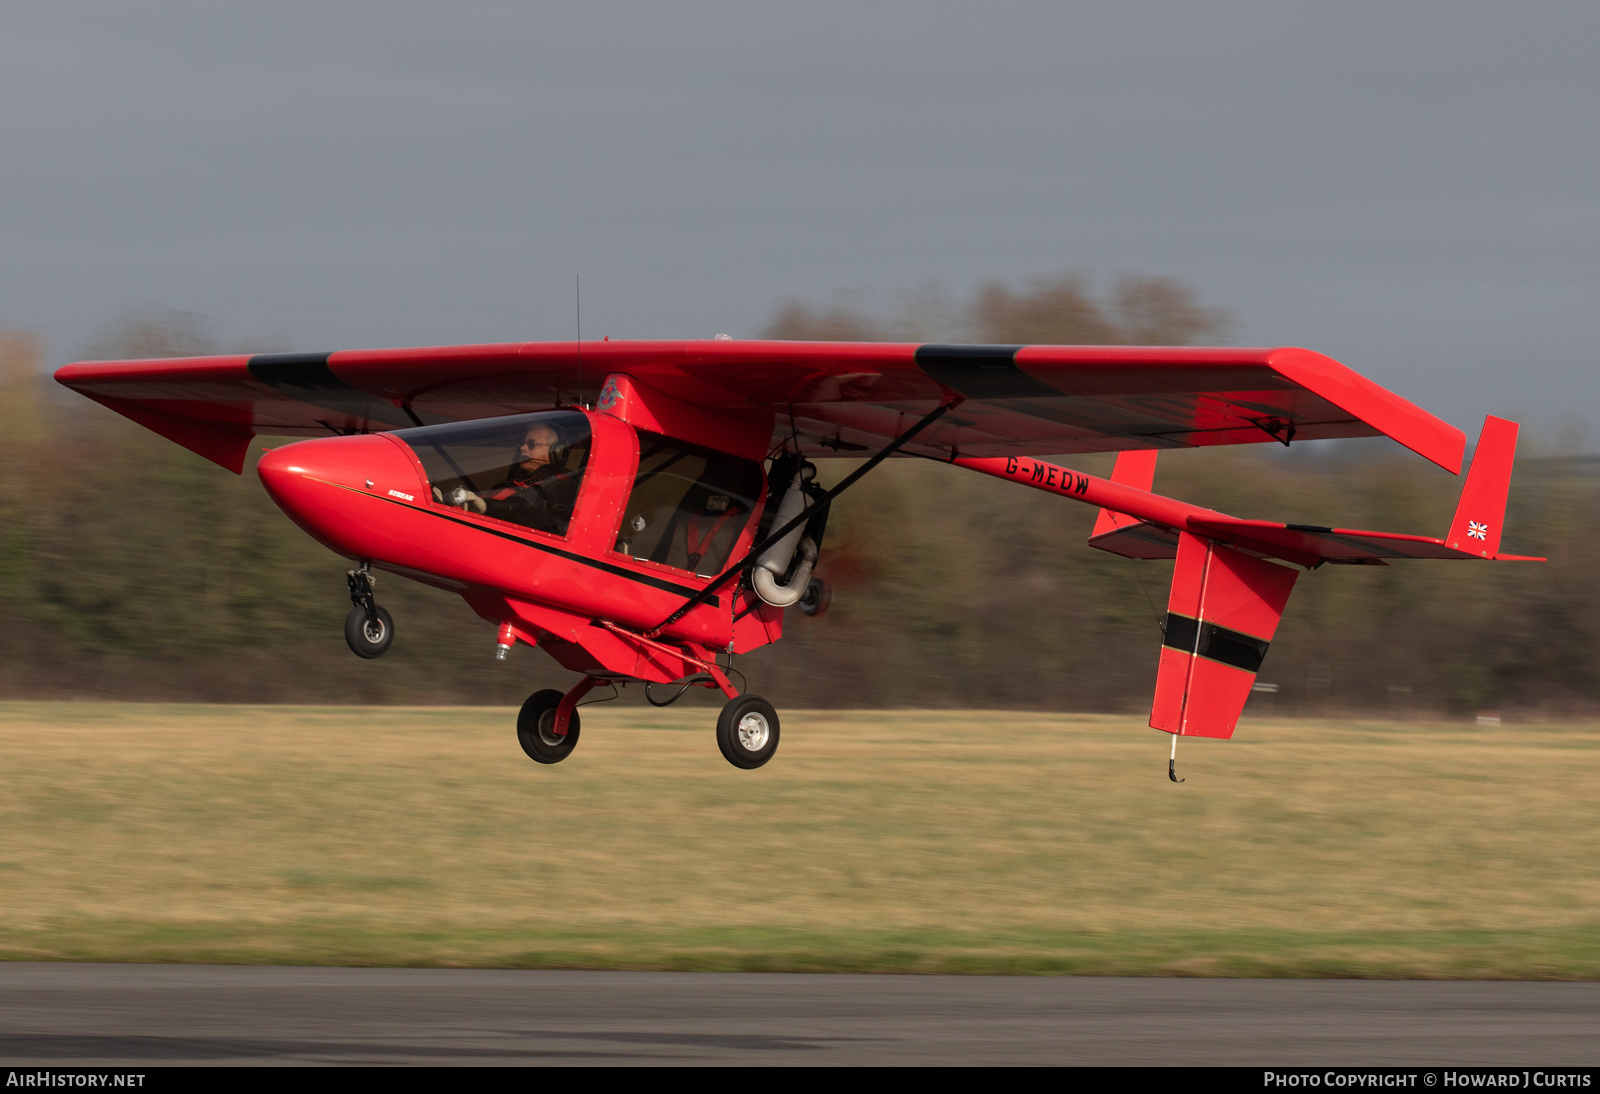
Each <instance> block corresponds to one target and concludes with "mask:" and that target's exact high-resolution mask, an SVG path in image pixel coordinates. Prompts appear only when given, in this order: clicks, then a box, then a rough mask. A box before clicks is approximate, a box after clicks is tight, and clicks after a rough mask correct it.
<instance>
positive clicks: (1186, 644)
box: [1161, 612, 1271, 672]
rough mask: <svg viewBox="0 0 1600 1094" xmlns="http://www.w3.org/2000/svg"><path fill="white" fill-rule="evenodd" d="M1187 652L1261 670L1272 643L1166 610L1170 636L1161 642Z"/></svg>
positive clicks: (1242, 667) (1251, 670)
mask: <svg viewBox="0 0 1600 1094" xmlns="http://www.w3.org/2000/svg"><path fill="white" fill-rule="evenodd" d="M1161 644H1162V645H1164V646H1171V647H1172V648H1173V649H1175V650H1182V651H1183V652H1184V653H1193V654H1198V655H1199V656H1201V657H1204V658H1207V659H1208V660H1211V661H1220V662H1222V664H1224V665H1232V666H1233V667H1234V668H1236V669H1243V670H1244V671H1245V672H1260V671H1261V662H1262V661H1263V660H1265V659H1266V656H1267V647H1268V646H1269V645H1270V644H1271V643H1269V642H1266V641H1264V640H1263V639H1260V638H1252V637H1251V636H1250V635H1248V634H1245V633H1244V632H1242V631H1235V630H1229V629H1228V628H1227V627H1219V626H1217V625H1216V624H1215V623H1202V622H1200V621H1199V620H1198V619H1192V618H1190V617H1189V616H1187V615H1179V614H1177V613H1176V612H1168V613H1167V636H1166V638H1165V639H1164V640H1163V641H1162V643H1161Z"/></svg>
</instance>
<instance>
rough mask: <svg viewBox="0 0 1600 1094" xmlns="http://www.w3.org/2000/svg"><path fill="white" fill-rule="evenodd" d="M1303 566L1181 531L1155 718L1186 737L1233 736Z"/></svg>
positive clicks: (1153, 723)
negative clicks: (1295, 566) (1294, 566)
mask: <svg viewBox="0 0 1600 1094" xmlns="http://www.w3.org/2000/svg"><path fill="white" fill-rule="evenodd" d="M1299 576H1300V572H1299V571H1298V570H1291V569H1289V568H1288V567H1287V566H1279V565H1278V564H1277V563H1274V562H1267V561H1265V560H1264V559H1259V558H1252V557H1251V556H1249V555H1246V554H1242V553H1240V552H1239V551H1235V550H1233V549H1232V548H1231V547H1225V546H1223V545H1222V544H1220V543H1217V542H1215V541H1213V540H1209V539H1203V538H1201V537H1200V536H1196V535H1192V534H1190V533H1188V532H1180V533H1179V534H1178V561H1177V564H1176V565H1175V566H1174V567H1173V571H1172V592H1171V594H1170V596H1169V598H1168V601H1167V622H1166V628H1165V629H1166V638H1165V639H1164V640H1163V642H1162V645H1161V665H1160V668H1159V669H1158V670H1157V673H1156V694H1155V702H1154V704H1153V705H1152V707H1151V709H1150V725H1151V727H1152V728H1154V729H1160V730H1164V731H1166V732H1167V733H1176V734H1179V735H1181V736H1185V737H1231V736H1233V730H1234V727H1235V726H1236V725H1237V724H1238V721H1239V715H1240V713H1242V712H1243V710H1244V704H1245V700H1246V699H1248V698H1249V697H1250V687H1251V685H1252V684H1254V683H1255V680H1256V673H1257V672H1258V671H1259V670H1260V668H1261V661H1262V659H1263V658H1264V657H1266V655H1267V647H1268V645H1270V644H1271V642H1272V636H1273V635H1274V634H1276V633H1277V630H1278V621H1279V620H1280V619H1282V618H1283V609H1284V605H1285V604H1287V603H1288V602H1289V594H1290V593H1291V592H1292V591H1293V590H1294V583H1295V579H1296V578H1297V577H1299Z"/></svg>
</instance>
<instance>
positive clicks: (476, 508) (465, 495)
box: [446, 486, 489, 513]
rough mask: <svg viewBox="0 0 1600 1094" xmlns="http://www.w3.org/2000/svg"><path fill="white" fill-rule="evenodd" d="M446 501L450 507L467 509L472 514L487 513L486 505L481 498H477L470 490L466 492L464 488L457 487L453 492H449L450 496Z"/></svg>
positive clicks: (487, 507)
mask: <svg viewBox="0 0 1600 1094" xmlns="http://www.w3.org/2000/svg"><path fill="white" fill-rule="evenodd" d="M446 500H448V501H449V503H450V504H451V505H455V506H459V507H460V508H462V509H469V510H471V511H472V512H474V513H487V512H488V511H489V506H488V504H487V503H486V502H485V501H484V500H483V499H482V498H480V497H478V495H476V494H474V493H473V492H472V491H471V490H468V489H467V488H466V487H465V486H458V487H456V488H455V489H454V490H452V491H450V496H449V498H448V499H446Z"/></svg>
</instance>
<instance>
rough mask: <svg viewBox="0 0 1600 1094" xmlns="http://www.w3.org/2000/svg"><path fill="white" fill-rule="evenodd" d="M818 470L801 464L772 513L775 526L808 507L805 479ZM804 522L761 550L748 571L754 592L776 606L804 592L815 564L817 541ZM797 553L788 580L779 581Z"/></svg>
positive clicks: (790, 600) (780, 606)
mask: <svg viewBox="0 0 1600 1094" xmlns="http://www.w3.org/2000/svg"><path fill="white" fill-rule="evenodd" d="M816 473H817V469H816V468H815V467H812V466H811V465H810V464H809V463H806V464H801V465H800V467H799V469H798V470H796V471H795V473H794V479H793V481H791V482H790V483H789V489H788V490H787V491H786V492H785V493H784V495H783V500H782V501H781V502H779V503H778V513H777V515H776V516H775V517H773V520H772V523H773V526H774V527H777V528H781V527H783V526H784V525H785V524H787V523H789V522H790V521H791V520H794V519H795V518H796V517H798V516H799V515H800V514H801V513H803V512H804V511H805V510H807V509H809V508H811V497H810V496H809V495H808V494H807V493H806V483H807V482H809V481H810V480H811V479H812V478H813V477H814V476H815V475H816ZM805 532H806V526H805V525H804V524H801V525H798V526H796V527H795V528H794V529H793V530H792V531H791V532H790V533H789V534H788V535H786V536H784V537H783V538H782V539H780V540H779V541H778V542H777V543H774V544H773V545H772V546H771V547H768V548H767V549H766V550H765V551H763V552H761V557H760V558H758V559H756V564H755V566H754V568H752V569H751V571H750V584H751V586H752V587H754V589H755V591H756V595H757V596H759V597H760V598H761V599H762V600H764V601H766V602H767V603H768V604H771V605H772V606H773V607H775V608H787V607H789V606H790V605H791V604H795V603H797V602H798V601H799V600H800V598H801V597H802V596H804V595H805V593H806V584H807V582H809V581H810V580H811V571H812V569H813V568H814V567H815V566H816V564H817V544H816V542H815V541H814V540H812V539H811V538H810V537H809V536H807V535H806V534H805ZM797 553H798V554H799V556H800V562H799V564H798V565H796V566H795V568H794V573H793V574H791V575H790V576H789V580H788V581H787V582H782V583H781V584H780V582H781V581H782V578H783V576H784V575H785V574H788V573H789V567H790V565H791V564H792V563H793V562H794V560H795V555H796V554H797Z"/></svg>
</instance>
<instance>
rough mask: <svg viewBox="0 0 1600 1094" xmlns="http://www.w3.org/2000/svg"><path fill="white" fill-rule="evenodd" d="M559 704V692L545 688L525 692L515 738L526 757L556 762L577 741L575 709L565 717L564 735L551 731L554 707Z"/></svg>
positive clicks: (571, 748) (551, 762) (570, 752)
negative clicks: (565, 732)
mask: <svg viewBox="0 0 1600 1094" xmlns="http://www.w3.org/2000/svg"><path fill="white" fill-rule="evenodd" d="M560 705H561V693H560V692H559V691H555V690H554V689H550V688H547V689H545V690H544V691H536V692H534V693H533V694H532V695H530V696H528V701H527V702H526V703H523V704H522V710H521V711H520V712H519V713H518V714H517V740H518V741H519V742H521V744H522V751H524V752H526V753H527V754H528V758H529V759H532V760H537V761H538V762H539V763H542V764H558V763H560V762H561V761H562V760H564V759H566V758H567V757H568V756H570V755H572V750H573V749H574V748H575V747H577V744H578V712H577V711H576V710H574V711H573V712H572V717H571V718H569V719H567V735H566V736H565V737H557V736H556V734H555V725H556V707H558V706H560Z"/></svg>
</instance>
